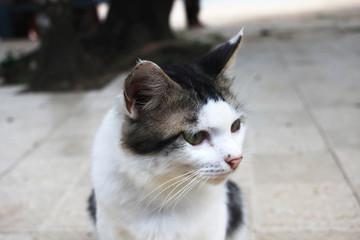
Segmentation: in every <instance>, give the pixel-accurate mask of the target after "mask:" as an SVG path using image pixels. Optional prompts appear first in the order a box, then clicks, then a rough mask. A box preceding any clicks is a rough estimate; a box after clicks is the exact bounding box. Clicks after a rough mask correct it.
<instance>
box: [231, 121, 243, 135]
mask: <svg viewBox="0 0 360 240" xmlns="http://www.w3.org/2000/svg"><path fill="white" fill-rule="evenodd" d="M240 126H241V120H240V119H237V120H235V122H233V124H232V125H231V132H236V131H238V130H239V129H240Z"/></svg>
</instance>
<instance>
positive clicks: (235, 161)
mask: <svg viewBox="0 0 360 240" xmlns="http://www.w3.org/2000/svg"><path fill="white" fill-rule="evenodd" d="M242 159H243V156H242V155H240V157H236V158H232V157H231V156H230V155H229V156H228V158H226V159H225V162H226V163H227V164H229V166H230V167H231V169H232V170H235V169H236V168H237V167H238V166H239V164H240V162H241V160H242Z"/></svg>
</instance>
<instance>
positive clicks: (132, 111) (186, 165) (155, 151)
mask: <svg viewBox="0 0 360 240" xmlns="http://www.w3.org/2000/svg"><path fill="white" fill-rule="evenodd" d="M241 38H242V31H241V32H240V33H239V34H238V35H236V36H235V37H234V38H232V39H231V40H229V41H228V42H226V43H225V44H223V45H221V46H220V47H218V48H216V49H215V50H213V51H211V52H210V53H208V54H206V55H205V56H203V57H201V58H199V59H197V60H195V61H194V62H192V63H189V64H177V65H172V66H167V67H164V68H160V67H159V66H158V65H156V64H155V63H153V62H150V61H140V62H139V63H138V64H137V66H136V67H135V68H134V69H133V70H132V72H131V73H130V74H129V76H128V77H127V79H126V81H125V85H124V99H125V104H124V105H125V106H124V107H125V108H126V109H125V110H126V113H127V114H126V117H125V121H124V124H123V127H122V139H121V143H122V147H123V148H124V149H125V150H126V151H127V152H128V153H130V154H131V155H133V156H136V159H137V160H134V161H136V162H135V163H132V164H136V165H138V167H139V168H140V169H143V170H146V172H147V174H150V175H154V176H159V175H168V176H171V177H174V176H175V177H176V176H180V175H181V174H185V175H184V176H187V173H189V175H194V176H195V175H196V177H201V178H203V179H207V180H208V181H209V182H213V183H218V182H221V181H223V180H225V179H226V177H227V176H228V175H229V174H230V173H231V172H233V171H234V170H235V169H236V168H237V166H238V165H239V163H240V162H241V160H242V157H243V147H242V146H243V141H244V135H245V116H244V109H243V107H242V106H243V105H242V104H241V103H240V102H239V101H238V99H237V96H236V95H235V94H233V93H232V91H231V89H230V88H231V84H232V81H233V78H232V77H229V76H228V73H227V70H228V68H229V64H230V63H231V61H232V59H233V58H234V56H235V54H236V51H237V49H238V47H239V45H240V42H241ZM134 159H135V158H134ZM147 161H151V163H150V162H147Z"/></svg>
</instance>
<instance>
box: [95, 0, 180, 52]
mask: <svg viewBox="0 0 360 240" xmlns="http://www.w3.org/2000/svg"><path fill="white" fill-rule="evenodd" d="M172 4H173V1H172V0H152V1H147V0H131V1H123V0H112V1H111V2H110V10H109V13H108V16H107V19H106V21H105V23H104V24H102V25H101V26H100V28H99V31H98V32H97V34H96V37H95V44H92V48H95V49H97V50H98V51H99V53H106V54H109V53H114V52H116V53H119V52H120V53H122V54H126V53H129V52H132V51H134V50H135V51H136V49H137V48H139V47H141V46H144V45H146V44H149V43H151V42H156V41H161V40H169V39H173V38H174V36H173V34H172V32H171V30H170V25H169V15H170V11H171V7H172Z"/></svg>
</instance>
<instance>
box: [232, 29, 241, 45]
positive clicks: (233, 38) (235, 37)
mask: <svg viewBox="0 0 360 240" xmlns="http://www.w3.org/2000/svg"><path fill="white" fill-rule="evenodd" d="M243 35H244V28H241V30H240V31H239V32H238V34H236V35H235V36H234V37H232V38H231V39H230V40H229V43H230V44H234V43H236V42H237V40H238V39H239V37H242V36H243Z"/></svg>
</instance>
